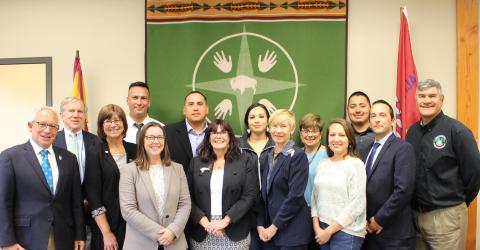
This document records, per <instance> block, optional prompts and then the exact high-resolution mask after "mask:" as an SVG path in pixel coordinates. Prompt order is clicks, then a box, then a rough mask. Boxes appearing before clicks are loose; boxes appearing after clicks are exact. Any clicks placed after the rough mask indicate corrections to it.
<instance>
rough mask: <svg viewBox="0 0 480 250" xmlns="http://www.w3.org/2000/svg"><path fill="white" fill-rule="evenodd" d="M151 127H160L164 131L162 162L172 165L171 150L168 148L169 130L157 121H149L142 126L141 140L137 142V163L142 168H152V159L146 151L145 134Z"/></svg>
mask: <svg viewBox="0 0 480 250" xmlns="http://www.w3.org/2000/svg"><path fill="white" fill-rule="evenodd" d="M151 127H159V128H160V129H162V131H163V137H164V143H163V150H162V152H160V159H161V160H162V164H163V165H165V166H167V167H168V166H170V165H171V163H172V159H171V158H170V151H169V150H168V141H167V136H166V135H167V132H166V131H165V128H164V127H162V125H160V123H157V122H149V123H147V124H145V126H143V127H142V130H141V131H140V135H139V137H138V138H139V140H138V144H137V158H136V159H135V164H137V166H138V167H139V168H140V169H141V170H148V169H149V168H150V159H148V155H147V152H146V151H145V134H146V133H147V130H148V129H149V128H151Z"/></svg>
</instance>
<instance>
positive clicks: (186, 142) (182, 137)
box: [176, 121, 193, 159]
mask: <svg viewBox="0 0 480 250" xmlns="http://www.w3.org/2000/svg"><path fill="white" fill-rule="evenodd" d="M180 125H181V126H178V127H177V128H176V129H177V135H178V136H177V138H178V140H179V141H180V145H183V150H185V152H186V153H187V155H188V157H189V158H190V159H191V158H193V154H192V145H191V144H190V139H189V138H188V131H187V124H186V121H182V122H181V123H180Z"/></svg>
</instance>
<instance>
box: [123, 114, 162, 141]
mask: <svg viewBox="0 0 480 250" xmlns="http://www.w3.org/2000/svg"><path fill="white" fill-rule="evenodd" d="M149 122H157V123H160V125H162V127H163V126H164V124H163V123H161V122H159V121H157V120H155V119H153V118H151V117H150V116H148V115H147V117H145V119H143V121H142V122H141V123H143V125H145V124H147V123H149ZM127 124H128V129H127V135H126V136H125V138H124V140H125V141H127V142H130V143H133V144H137V131H138V128H137V127H135V121H134V120H133V119H132V117H130V116H129V115H127Z"/></svg>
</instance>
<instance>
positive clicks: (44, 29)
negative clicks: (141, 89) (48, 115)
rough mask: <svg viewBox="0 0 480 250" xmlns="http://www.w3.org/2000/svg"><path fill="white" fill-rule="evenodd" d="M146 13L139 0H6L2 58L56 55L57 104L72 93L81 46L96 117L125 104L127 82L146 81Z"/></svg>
mask: <svg viewBox="0 0 480 250" xmlns="http://www.w3.org/2000/svg"><path fill="white" fill-rule="evenodd" d="M144 16H145V14H144V4H143V1H138V0H135V1H134V0H82V1H73V0H64V1H60V0H42V1H36V0H23V1H17V0H2V1H1V2H0V31H1V33H0V34H1V39H0V58H11V57H42V56H51V57H52V58H53V60H52V61H53V62H52V66H53V74H52V75H53V105H54V107H55V108H57V109H58V105H59V104H60V101H61V100H62V99H63V98H64V97H65V96H68V95H70V91H71V88H72V80H73V61H74V57H75V51H76V50H77V49H78V50H80V57H81V63H82V68H83V72H84V78H85V83H86V86H87V90H86V91H87V104H88V106H89V108H90V112H89V113H90V115H89V117H90V121H93V122H96V117H95V116H96V114H98V111H99V109H100V107H102V106H103V105H105V104H108V103H117V104H120V105H122V106H123V107H126V104H125V97H126V92H127V90H126V89H127V86H128V83H129V82H132V81H137V80H144V77H145V76H144V75H145V74H144V51H145V49H144V47H145V46H144V43H145V37H144V36H145V35H144V31H145V25H144ZM0 112H1V111H0ZM2 117H3V112H2ZM22 124H23V123H22ZM90 124H91V126H90V128H95V126H94V124H92V122H90ZM25 129H26V127H25ZM18 141H19V142H21V141H24V138H19V139H18Z"/></svg>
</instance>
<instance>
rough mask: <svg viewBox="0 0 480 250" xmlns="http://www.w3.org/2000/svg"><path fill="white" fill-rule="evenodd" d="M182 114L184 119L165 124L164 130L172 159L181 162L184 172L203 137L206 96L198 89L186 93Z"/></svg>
mask: <svg viewBox="0 0 480 250" xmlns="http://www.w3.org/2000/svg"><path fill="white" fill-rule="evenodd" d="M183 114H184V115H185V119H184V120H181V121H180V122H177V123H173V124H169V125H167V126H166V127H165V130H166V132H167V141H168V148H169V150H170V155H171V157H172V160H173V161H175V162H177V163H180V164H182V166H183V169H184V170H185V173H186V172H187V169H188V165H189V164H190V160H191V159H192V158H193V157H195V156H196V155H197V152H196V151H197V148H198V146H199V145H200V144H201V143H202V141H203V138H204V137H205V129H206V128H207V121H206V118H207V115H208V104H207V97H205V95H203V94H202V93H201V92H199V91H192V92H190V93H188V94H187V95H186V96H185V101H184V103H183Z"/></svg>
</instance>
